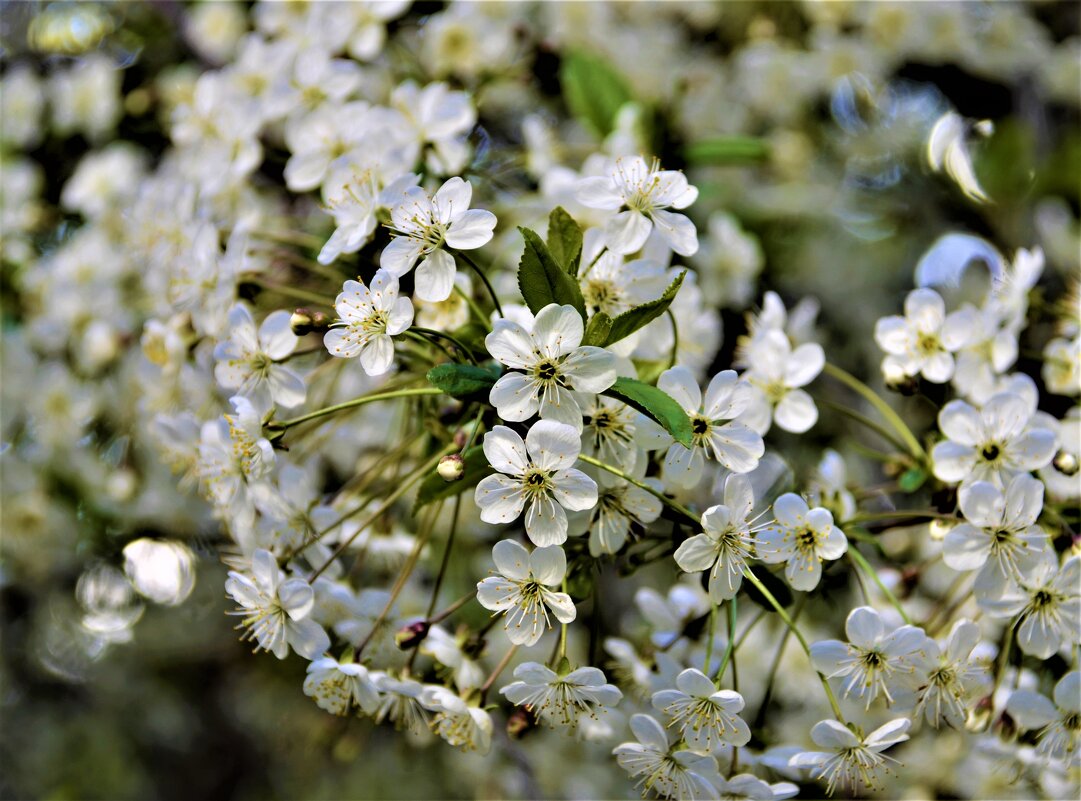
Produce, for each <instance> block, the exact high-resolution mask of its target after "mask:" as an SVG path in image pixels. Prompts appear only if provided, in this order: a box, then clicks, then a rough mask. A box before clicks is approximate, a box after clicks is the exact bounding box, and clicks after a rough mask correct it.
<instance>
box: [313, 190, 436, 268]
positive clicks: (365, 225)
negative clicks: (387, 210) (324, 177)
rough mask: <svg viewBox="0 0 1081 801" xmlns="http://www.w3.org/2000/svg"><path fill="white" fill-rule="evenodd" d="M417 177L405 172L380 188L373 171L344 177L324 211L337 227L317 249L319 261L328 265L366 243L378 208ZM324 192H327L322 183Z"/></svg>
mask: <svg viewBox="0 0 1081 801" xmlns="http://www.w3.org/2000/svg"><path fill="white" fill-rule="evenodd" d="M418 179H419V176H417V175H415V174H413V173H406V174H405V175H403V176H401V177H400V178H398V179H397V180H395V181H394V182H392V183H391V184H389V185H388V186H387V187H386V188H385V189H382V190H380V188H379V180H378V178H377V176H376V174H375V173H374V172H373V171H372V170H366V171H364V173H363V174H361V175H354V176H353V177H352V178H351V179H349V180H347V181H346V182H345V183H344V184H343V185H342V186H341V188H340V189H339V190H337V194H335V195H334V196H333V197H331V198H330V199H329V200H328V201H327V211H329V212H330V213H331V214H332V215H333V217H334V224H335V226H336V227H335V229H334V233H333V234H331V235H330V239H328V240H327V242H326V244H325V245H323V248H322V250H320V251H319V263H320V264H330V263H331V262H333V261H334V260H335V259H337V258H338V257H339V256H340V255H342V254H343V253H356V252H357V251H358V250H360V249H361V248H362V247H364V246H365V245H366V244H368V242H369V240H371V238H372V234H373V233H374V232H375V226H376V222H377V219H376V213H377V212H378V211H379V209H380V208H382V207H385V206H388V205H390V203H392V202H393V201H394V200H397V199H398V198H399V197H400V196H401V194H402V193H403V192H404V191H405V190H406V189H407V188H408V187H409V186H412V185H413V184H415V183H416V182H417V180H418ZM324 191H327V188H326V187H325V186H324Z"/></svg>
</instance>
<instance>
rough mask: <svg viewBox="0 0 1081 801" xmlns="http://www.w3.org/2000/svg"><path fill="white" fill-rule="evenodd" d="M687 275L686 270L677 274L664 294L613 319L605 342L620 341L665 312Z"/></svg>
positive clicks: (609, 343) (606, 343) (607, 343)
mask: <svg viewBox="0 0 1081 801" xmlns="http://www.w3.org/2000/svg"><path fill="white" fill-rule="evenodd" d="M686 275H687V271H686V270H684V271H683V272H681V273H680V274H679V275H677V276H676V279H675V280H674V281H673V282H672V283H671V284H669V285H668V289H666V290H664V294H663V295H661V296H660V297H659V298H657V299H656V300H651V301H648V302H646V303H643V304H642V305H640V306H635V307H634V308H633V309H630V310H628V311H625V312H623V314H620V315H619V316H617V317H616V318H615V319H614V320H612V330H611V331H610V332H609V333H608V339H607V340H605V343H604V344H605V345H611V344H612V343H613V342H619V340H621V339H624V338H625V337H628V336H630V335H631V334H633V333H634V332H635V331H637V330H638V329H639V328H642V327H643V326H645V325H648V324H649V323H651V322H653V321H654V320H656V319H657V318H658V317H660V316H661V315H662V314H664V313H665V311H666V310H667V309H668V307H669V306H671V305H672V301H673V300H674V299H675V297H676V293H677V292H679V288H680V287H681V286H683V278H684V277H685V276H686Z"/></svg>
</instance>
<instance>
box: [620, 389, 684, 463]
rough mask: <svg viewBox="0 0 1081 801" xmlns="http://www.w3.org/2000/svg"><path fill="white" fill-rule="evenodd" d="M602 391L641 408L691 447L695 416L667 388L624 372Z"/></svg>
mask: <svg viewBox="0 0 1081 801" xmlns="http://www.w3.org/2000/svg"><path fill="white" fill-rule="evenodd" d="M601 394H602V395H607V396H608V397H610V398H615V399H616V400H619V401H623V403H625V404H627V405H628V406H630V407H632V408H634V409H637V410H638V411H640V412H641V413H642V414H644V415H646V416H647V417H649V418H650V419H651V420H654V421H656V422H657V423H659V424H660V425H661V426H663V427H664V430H665V431H667V432H668V433H669V434H671V435H672V436H673V437H674V438H675V440H676V442H679V443H681V444H683V445H686V446H687V447H688V448H689V447H691V445H692V439H691V434H692V432H691V419H690V418H689V417H688V416H687V413H686V412H685V411H683V408H682V407H681V406H680V405H679V404H678V403H676V401H675V400H674V399H673V398H672V396H671V395H669V394H668V393H667V392H664V391H663V390H660V389H657V388H656V387H653V386H650V385H649V384H645V383H643V382H641V381H637V380H635V379H633V378H625V377H623V376H620V377H619V378H617V379H616V383H614V384H613V385H612V386H610V387H609V388H608V389H606V390H605V391H604V392H602V393H601Z"/></svg>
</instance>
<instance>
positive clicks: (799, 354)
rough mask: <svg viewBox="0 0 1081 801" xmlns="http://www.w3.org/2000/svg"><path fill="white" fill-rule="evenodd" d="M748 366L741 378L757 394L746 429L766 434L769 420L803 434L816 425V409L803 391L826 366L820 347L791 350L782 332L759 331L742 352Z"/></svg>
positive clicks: (815, 345)
mask: <svg viewBox="0 0 1081 801" xmlns="http://www.w3.org/2000/svg"><path fill="white" fill-rule="evenodd" d="M743 358H744V359H745V360H746V363H747V364H748V366H749V369H748V370H747V372H745V373H744V374H743V378H745V379H746V380H747V381H749V382H750V384H751V386H752V387H754V389H755V390H756V397H755V399H754V400H753V401H752V402H751V403H750V406H751V408H752V411H749V412H748V413H747V415H746V418H745V419H746V421H747V425H749V426H750V427H751V428H753V429H754V430H755V431H757V432H758V433H759V434H765V433H766V432H767V431H769V427H770V412H771V411H772V420H773V422H775V423H776V424H777V426H778V427H779V428H782V429H784V430H785V431H791V432H792V433H793V434H802V433H803V432H805V431H807V430H809V429H810V428H811V426H813V425H814V424H815V423H816V422H818V407H817V406H815V402H814V400H813V399H812V398H811V396H810V395H809V394H808V393H807V391H806V390H804V389H802V387H805V386H807V385H808V384H810V383H811V382H812V381H814V380H815V379H816V378H817V377H818V374H819V373H821V372H822V367H823V366H824V365H825V363H826V354H825V353H824V352H823V350H822V346H821V345H819V344H817V343H815V342H805V343H804V344H802V345H800V346H798V347H797V348H795V349H794V350H793V348H792V344H791V343H790V342H789V340H788V337H787V336H786V335H785V334H784V332H783V331H778V330H775V329H769V330H765V331H762V332H761V333H760V334H759V335H758V336H757V337H755V339H754V340H753V341H752V342H751V343H750V344H749V345H748V346H747V348H746V349H745V355H744V357H743Z"/></svg>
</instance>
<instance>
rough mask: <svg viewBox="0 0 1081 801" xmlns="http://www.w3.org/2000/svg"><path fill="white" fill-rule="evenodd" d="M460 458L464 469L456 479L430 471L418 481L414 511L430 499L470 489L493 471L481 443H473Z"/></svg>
mask: <svg viewBox="0 0 1081 801" xmlns="http://www.w3.org/2000/svg"><path fill="white" fill-rule="evenodd" d="M462 459H463V460H464V462H465V471H464V472H463V473H462V477H461V478H460V479H458V480H457V481H446V480H445V479H444V478H443V477H442V476H440V475H439V474H438V473H436V472H435V471H432V474H431V475H430V476H428V477H427V478H425V479H424V480H423V481H422V482H421V483H420V489H419V490H418V491H417V500H416V502H415V503H414V504H413V512H414V513H416V511H417V510H418V509H420V508H421V507H422V506H426V505H427V504H429V503H431V502H432V501H441V500H445V499H446V498H453V497H454V496H455V495H460V494H462V493H463V492H466V491H467V490H471V489H472V488H473V487H475V486H477V484H479V483H480V480H481V479H482V478H484V477H485V476H487V475H491V474H492V473H493V472H495V471H494V469H493V468H492V466H491V465H490V464H488V457H486V456H485V455H484V446H482V445H474V446H473V447H472V448H470V449H469V450H467V451H466V452H465V453H464V454H462Z"/></svg>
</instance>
